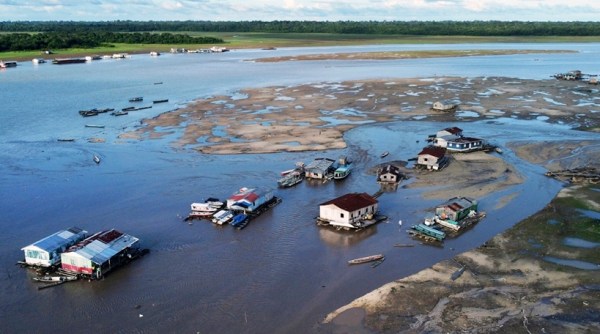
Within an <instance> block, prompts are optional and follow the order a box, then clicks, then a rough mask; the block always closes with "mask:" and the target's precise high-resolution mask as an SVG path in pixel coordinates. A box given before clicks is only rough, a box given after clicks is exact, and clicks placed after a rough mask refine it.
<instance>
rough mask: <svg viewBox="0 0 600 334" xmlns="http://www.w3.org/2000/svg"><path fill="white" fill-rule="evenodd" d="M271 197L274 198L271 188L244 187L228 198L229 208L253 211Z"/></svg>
mask: <svg viewBox="0 0 600 334" xmlns="http://www.w3.org/2000/svg"><path fill="white" fill-rule="evenodd" d="M271 199H273V191H271V190H268V189H258V188H245V187H244V188H242V189H240V190H239V191H238V192H237V193H235V194H234V195H233V196H231V197H229V198H228V199H227V208H228V209H232V210H243V211H250V212H252V211H254V210H255V209H256V208H258V207H259V206H261V205H263V204H265V203H266V202H268V201H270V200H271Z"/></svg>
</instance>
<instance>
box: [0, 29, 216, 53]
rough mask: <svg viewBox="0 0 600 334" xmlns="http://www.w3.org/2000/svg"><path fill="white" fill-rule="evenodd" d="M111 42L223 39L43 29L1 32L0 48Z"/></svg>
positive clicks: (214, 42) (1, 49)
mask: <svg viewBox="0 0 600 334" xmlns="http://www.w3.org/2000/svg"><path fill="white" fill-rule="evenodd" d="M110 43H129V44H206V43H211V44H218V43H223V40H222V39H219V38H214V37H191V36H189V35H185V34H172V33H159V34H158V33H157V34H153V33H148V32H145V33H139V32H135V33H123V32H110V31H88V32H84V31H80V30H78V32H66V31H65V32H42V33H24V32H18V33H9V34H0V52H2V51H29V50H52V49H68V48H94V47H98V46H102V45H107V44H110Z"/></svg>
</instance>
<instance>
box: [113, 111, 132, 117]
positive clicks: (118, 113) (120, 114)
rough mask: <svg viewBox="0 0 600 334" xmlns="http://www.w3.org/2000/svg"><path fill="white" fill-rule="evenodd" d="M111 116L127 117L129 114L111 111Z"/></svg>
mask: <svg viewBox="0 0 600 334" xmlns="http://www.w3.org/2000/svg"><path fill="white" fill-rule="evenodd" d="M110 114H111V115H113V116H124V115H128V114H129V112H127V111H113V112H111V113H110Z"/></svg>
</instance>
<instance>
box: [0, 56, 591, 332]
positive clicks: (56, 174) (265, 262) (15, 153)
mask: <svg viewBox="0 0 600 334" xmlns="http://www.w3.org/2000/svg"><path fill="white" fill-rule="evenodd" d="M567 46H569V47H574V48H584V49H589V51H586V52H588V53H582V54H575V55H535V56H533V55H529V56H506V57H504V56H503V57H499V58H495V57H494V58H485V57H478V58H475V59H468V58H463V59H435V60H416V61H415V60H411V61H365V62H362V61H361V62H360V64H357V63H353V62H339V63H338V62H335V63H334V62H303V63H301V64H300V63H276V64H264V63H252V62H245V61H243V60H244V59H248V58H251V57H257V56H262V55H263V53H262V52H259V51H252V50H248V51H235V52H231V53H229V54H223V55H164V56H161V57H158V58H156V57H144V56H143V55H139V56H134V57H133V58H132V59H126V60H119V61H113V60H108V61H104V60H102V61H99V62H97V63H91V64H81V65H65V66H52V65H51V64H44V65H40V66H39V67H33V66H32V65H29V64H19V67H17V68H16V69H10V71H8V70H7V71H2V72H0V80H1V82H2V86H3V89H2V91H1V92H0V94H1V95H0V97H2V100H3V101H6V102H3V104H4V107H3V109H2V110H1V111H0V198H1V199H2V200H1V201H0V210H1V212H2V213H3V214H2V215H1V216H0V226H1V227H2V229H3V233H2V234H1V235H0V245H2V247H1V248H0V265H1V266H2V268H4V269H3V271H2V273H0V283H2V284H1V288H0V298H1V300H2V301H3V303H2V304H0V305H1V306H0V332H44V331H58V330H69V329H78V330H79V329H81V328H86V330H89V331H99V332H114V333H119V332H123V333H130V332H149V333H159V332H173V331H177V332H215V333H231V332H239V333H264V332H280V333H281V332H293V333H299V332H307V331H309V332H310V331H316V330H317V328H318V325H317V323H318V322H319V321H320V320H321V319H322V318H323V317H324V316H325V314H326V313H327V312H329V311H332V310H333V309H335V308H337V307H339V306H341V305H343V304H345V303H348V302H349V301H351V300H352V299H354V298H356V297H359V296H361V295H362V294H364V293H366V292H368V291H370V290H372V289H374V288H377V287H379V286H381V285H382V284H384V283H387V282H389V281H391V280H394V279H397V278H399V277H403V276H406V275H409V274H411V273H414V272H417V271H418V270H421V269H423V268H425V267H428V266H430V265H432V264H434V263H436V262H438V261H440V260H443V259H446V258H449V257H451V256H453V255H455V254H458V253H460V252H462V251H465V250H468V249H471V248H473V247H476V246H478V245H480V244H482V243H483V242H484V241H486V240H488V239H489V238H491V237H492V236H494V235H495V234H497V233H499V232H501V231H503V230H505V229H506V228H508V227H510V226H512V225H513V224H515V223H516V222H518V221H519V220H521V219H523V218H525V217H527V216H529V215H531V214H532V213H534V212H536V211H538V210H539V209H541V208H543V207H544V206H545V205H546V204H547V203H548V202H549V201H550V200H551V199H552V198H553V197H554V196H555V194H556V193H557V192H558V190H559V189H560V187H561V184H560V183H559V182H556V181H554V180H552V179H549V178H546V177H545V176H544V175H543V169H542V168H540V167H538V166H535V165H531V164H528V163H526V162H523V161H521V160H520V159H519V158H517V157H516V156H515V155H514V154H513V153H512V152H510V150H508V149H505V153H504V154H503V157H504V159H506V160H507V161H508V162H509V163H512V164H514V165H516V166H517V169H518V171H519V173H521V174H523V175H524V176H525V179H526V182H525V183H524V184H522V185H517V186H514V187H511V188H508V189H505V190H502V191H500V192H498V193H495V194H491V195H490V196H487V197H486V198H482V199H480V202H481V209H482V210H484V211H486V212H487V214H488V215H487V217H486V219H485V220H484V221H482V222H481V223H480V224H478V225H476V226H475V227H474V228H473V229H471V230H469V231H468V232H466V233H465V234H464V235H462V236H461V237H459V238H457V239H452V240H448V241H447V242H446V244H445V247H444V248H434V247H427V246H423V245H418V244H417V245H416V246H415V247H411V248H402V249H399V248H395V247H393V245H394V244H396V243H414V242H413V241H412V240H410V239H409V237H408V235H407V233H406V228H407V227H408V226H410V224H412V223H415V222H418V221H421V219H422V218H423V217H424V216H425V214H426V213H427V212H428V211H429V210H430V209H431V208H432V207H433V206H435V205H436V204H438V201H429V200H423V199H422V198H421V196H420V192H421V190H418V189H403V188H402V187H400V188H399V189H398V190H396V191H395V192H389V193H385V194H383V195H382V196H381V197H380V198H379V200H380V209H381V211H382V213H384V214H386V215H388V216H389V217H390V222H388V223H381V224H379V225H377V226H375V227H373V228H371V229H368V230H365V231H361V232H348V233H346V232H342V233H340V232H337V231H333V230H329V229H323V228H318V227H317V226H315V224H314V217H315V216H316V215H317V214H318V205H319V204H320V203H322V202H324V201H327V200H330V199H332V198H334V197H337V196H340V195H342V194H345V193H348V192H363V191H364V192H368V193H374V192H375V191H377V189H378V185H377V183H376V182H375V176H373V175H370V174H368V173H367V170H369V169H370V168H372V167H373V166H374V165H376V164H378V163H380V162H381V158H380V157H379V154H380V153H381V152H383V151H389V152H390V156H389V157H390V158H394V159H399V160H407V159H408V158H410V157H412V156H414V154H415V153H416V152H418V151H419V150H420V149H421V148H422V145H423V142H424V140H425V138H426V136H427V135H428V134H430V133H435V131H437V130H438V129H440V128H443V127H446V126H450V125H455V124H450V123H430V122H426V121H419V122H401V123H397V122H392V123H385V124H367V125H363V126H360V127H358V128H356V129H354V130H352V131H349V132H348V133H347V135H346V140H347V142H348V145H349V146H348V148H347V149H345V150H331V151H326V152H300V153H279V154H257V155H243V154H242V155H230V156H220V155H202V154H198V153H196V152H193V151H190V150H174V149H173V148H171V146H170V145H169V142H170V140H173V139H174V138H176V137H177V136H178V133H177V132H175V133H173V134H171V135H169V136H166V137H165V138H164V139H160V140H146V141H129V140H119V139H117V135H118V134H119V133H120V132H121V131H122V130H123V129H124V128H132V127H135V126H137V125H138V124H139V120H140V119H141V118H144V117H152V116H154V115H157V114H158V113H161V112H164V111H167V110H170V109H173V108H177V107H178V106H181V105H183V104H184V103H185V102H187V101H190V100H192V99H194V98H196V97H201V96H208V95H213V94H214V95H217V94H233V93H235V91H236V90H237V89H239V88H242V87H252V86H262V85H273V84H279V85H288V84H292V83H303V82H321V81H336V80H345V79H361V78H372V77H373V76H374V73H386V75H389V76H390V77H411V76H421V75H425V76H427V75H452V74H454V75H456V74H460V75H465V76H469V75H493V74H494V73H496V75H497V74H498V73H500V74H502V75H510V74H514V75H515V76H518V75H517V74H519V73H520V74H522V75H523V77H529V78H531V77H534V78H542V77H544V78H545V77H547V75H548V73H554V72H556V71H559V70H562V69H563V67H564V68H565V70H570V69H572V68H573V67H579V68H580V69H582V70H584V72H586V68H585V66H586V65H587V64H588V63H587V62H586V59H588V58H587V57H590V58H594V59H596V56H597V53H598V50H600V46H599V45H597V44H591V45H560V47H565V48H566V47H567ZM426 47H428V46H426ZM436 47H440V48H443V47H442V46H436ZM452 47H456V46H452ZM463 47H464V46H463ZM469 47H472V48H474V47H477V48H484V47H494V46H490V45H474V46H469ZM496 47H497V46H496ZM519 47H520V48H528V47H532V46H531V45H519ZM536 47H538V46H537V45H536ZM545 47H547V48H550V47H551V46H545ZM375 48H377V47H371V46H368V47H364V48H362V49H361V48H358V49H357V48H353V47H352V48H351V47H348V48H337V49H336V48H332V49H331V50H333V51H341V50H373V49H375ZM383 48H393V47H391V46H386V47H383ZM396 48H410V46H396ZM326 50H329V49H320V48H314V49H302V50H300V49H289V50H288V49H283V50H277V51H280V52H281V54H294V53H300V52H304V53H307V52H323V51H326ZM273 53H275V52H273ZM277 54H279V53H277ZM264 55H267V54H266V53H265V54H264ZM203 57H204V58H203ZM533 57H536V58H539V59H540V60H539V61H535V62H534V61H533V60H532V59H533ZM569 57H570V58H569ZM581 59H583V60H582V62H581V63H577V65H581V66H575V65H573V63H574V62H577V61H579V60H581ZM548 63H550V64H552V65H548ZM424 64H427V66H423V65H424ZM508 64H511V66H508ZM512 64H515V66H512ZM532 64H534V65H536V66H533V65H532ZM542 64H543V65H542ZM537 65H540V66H537ZM558 67H561V68H560V69H558ZM515 68H517V70H515ZM518 69H521V70H522V71H521V72H519V71H518ZM507 71H508V72H507ZM588 72H589V71H588ZM377 77H380V75H377ZM256 78H260V80H259V81H257V80H256ZM158 81H162V82H163V85H154V84H153V83H154V82H158ZM5 83H6V85H5ZM8 96H10V97H11V98H10V99H9V98H7V97H8ZM133 96H144V98H145V99H147V100H149V101H150V100H153V99H158V98H169V103H167V104H161V105H157V106H153V108H151V109H148V110H143V111H138V112H134V113H130V114H129V115H127V116H121V117H112V116H110V115H99V116H97V117H94V118H91V119H86V118H82V117H80V116H79V115H78V114H77V111H78V110H80V109H89V108H93V107H115V108H121V107H125V106H127V105H129V103H128V101H127V100H128V98H130V97H133ZM240 98H244V97H243V96H240ZM91 122H93V123H95V124H98V123H102V124H106V126H107V127H106V128H105V129H91V128H85V127H84V124H88V123H91ZM461 128H463V130H464V131H465V133H470V134H476V135H477V136H480V137H484V138H486V139H488V140H490V141H493V142H495V143H497V144H499V145H501V146H503V147H505V146H506V143H508V142H510V141H513V140H531V141H537V140H554V139H557V138H572V139H590V138H591V137H590V135H589V134H586V133H579V132H574V131H569V130H568V129H567V127H565V126H557V125H549V124H547V123H545V122H543V121H541V120H537V121H536V120H534V121H519V120H515V119H510V118H506V119H498V120H494V121H487V120H480V121H477V122H474V123H464V124H461ZM163 130H164V131H167V130H170V129H163ZM221 130H222V129H220V128H215V131H216V132H219V131H221ZM549 133H551V135H549ZM94 136H98V137H102V138H106V140H107V142H106V143H88V142H87V141H86V139H87V138H89V137H94ZM66 137H72V138H74V139H75V141H74V142H57V141H56V139H57V138H66ZM417 140H419V141H420V142H419V143H417ZM93 154H98V155H99V156H100V158H101V159H102V162H101V163H100V164H99V165H96V164H95V163H94V162H93V161H92V156H93ZM340 155H346V156H348V157H350V158H351V159H352V160H353V161H354V164H355V165H354V170H353V173H352V174H351V175H350V176H349V177H348V178H347V179H346V180H344V181H342V182H328V183H325V184H323V183H309V182H303V183H301V184H299V185H297V186H295V187H293V188H290V189H280V190H277V191H276V196H279V197H281V198H282V199H283V202H282V203H281V204H280V205H278V206H277V207H275V208H274V209H273V210H271V211H269V212H268V213H266V214H265V215H263V216H261V217H259V218H258V219H256V220H254V221H252V222H251V223H250V225H249V226H248V227H247V228H246V229H244V230H241V231H238V230H234V229H232V228H230V226H224V227H216V226H213V225H212V224H211V223H209V222H205V221H195V222H194V223H193V224H191V225H188V224H187V223H184V222H183V221H182V218H183V217H184V216H185V215H186V214H187V212H188V209H189V204H190V203H191V202H193V201H200V200H203V199H205V198H207V197H211V196H216V197H220V198H226V197H228V196H229V195H230V194H232V193H233V192H235V191H236V190H237V189H238V188H240V187H243V186H253V185H256V186H270V187H275V186H276V180H277V178H278V176H279V172H280V171H282V170H287V169H290V168H293V166H294V163H295V162H296V161H303V162H305V163H308V162H310V161H312V159H314V158H316V157H323V156H325V157H330V158H337V157H338V156H340ZM512 193H516V194H517V196H516V198H515V200H513V201H512V202H510V203H509V204H508V205H506V206H504V207H502V208H496V204H497V201H498V200H499V199H500V198H502V197H504V196H506V195H508V194H512ZM399 219H401V220H402V221H403V222H405V223H404V224H403V225H402V226H399V225H398V224H397V221H398V220H399ZM73 225H75V226H79V227H82V228H84V229H87V230H88V231H98V230H101V229H108V228H117V229H119V230H122V231H124V232H126V233H130V234H132V235H134V236H137V237H139V238H140V239H141V240H142V243H143V246H144V247H147V248H149V249H150V250H151V253H150V254H149V255H148V256H147V257H144V258H142V259H140V260H139V261H136V262H134V263H133V264H131V265H129V266H127V267H125V268H122V269H121V270H118V271H115V272H114V273H112V274H111V275H109V276H108V277H107V278H106V279H105V280H103V281H99V282H84V281H79V282H75V283H69V284H65V285H62V286H59V287H55V288H51V289H46V290H41V291H38V290H37V289H36V285H35V284H34V283H33V282H32V281H31V277H32V273H31V272H29V271H27V270H24V269H21V268H19V267H17V266H14V265H13V264H14V263H15V262H16V261H18V260H20V259H22V252H21V251H20V248H21V247H23V246H26V245H28V244H29V243H32V242H34V241H36V240H38V239H40V238H42V237H44V236H46V235H49V234H51V233H54V232H56V231H58V230H60V229H64V228H67V227H70V226H73ZM372 253H385V254H386V261H385V262H384V263H383V264H382V265H380V266H378V267H377V268H375V269H373V268H371V267H369V266H366V267H364V266H356V267H348V266H347V265H346V261H347V260H348V259H351V258H355V257H359V256H364V255H366V254H372ZM23 307H26V308H27V309H28V310H30V312H22V311H21V310H22V309H23ZM32 312H35V314H36V317H31V313H32ZM140 315H143V317H140ZM50 319H51V321H50Z"/></svg>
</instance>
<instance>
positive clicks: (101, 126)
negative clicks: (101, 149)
mask: <svg viewBox="0 0 600 334" xmlns="http://www.w3.org/2000/svg"><path fill="white" fill-rule="evenodd" d="M85 127H86V128H99V129H102V128H104V125H100V124H86V125H85Z"/></svg>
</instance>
